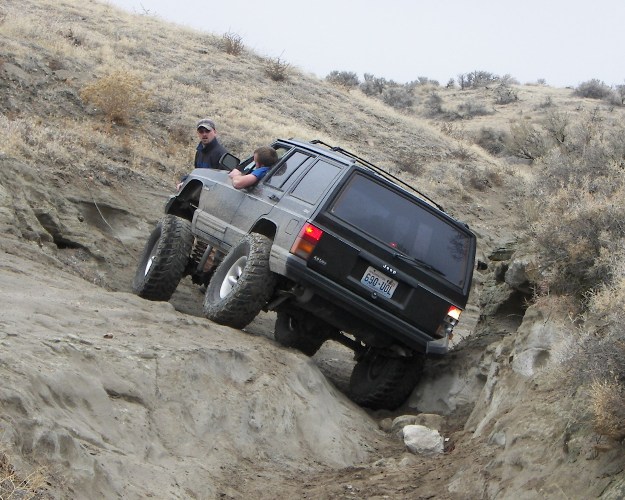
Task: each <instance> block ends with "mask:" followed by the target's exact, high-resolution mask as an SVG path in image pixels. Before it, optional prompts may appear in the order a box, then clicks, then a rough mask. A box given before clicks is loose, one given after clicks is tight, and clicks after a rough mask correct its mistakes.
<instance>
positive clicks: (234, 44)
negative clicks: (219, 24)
mask: <svg viewBox="0 0 625 500" xmlns="http://www.w3.org/2000/svg"><path fill="white" fill-rule="evenodd" d="M221 47H222V49H223V50H224V51H225V52H226V54H230V55H233V56H239V55H241V54H242V53H243V49H244V48H245V45H243V39H242V38H241V37H240V36H239V35H237V34H236V33H232V32H228V33H224V34H223V35H222V37H221Z"/></svg>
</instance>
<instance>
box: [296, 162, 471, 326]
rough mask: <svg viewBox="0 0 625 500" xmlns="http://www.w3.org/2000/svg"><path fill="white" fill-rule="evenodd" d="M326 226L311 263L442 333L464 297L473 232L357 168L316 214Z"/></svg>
mask: <svg viewBox="0 0 625 500" xmlns="http://www.w3.org/2000/svg"><path fill="white" fill-rule="evenodd" d="M311 222H312V224H313V225H315V226H316V227H318V228H319V229H321V231H322V232H323V233H322V235H321V236H320V238H319V241H318V243H317V245H316V246H315V248H314V250H313V252H312V254H311V256H310V258H309V259H308V263H307V265H308V267H309V268H310V269H312V270H314V271H316V272H318V273H320V274H322V275H324V276H326V277H328V278H330V279H331V280H332V281H334V282H336V283H339V284H341V285H342V286H344V287H346V288H348V289H349V290H351V291H352V292H354V293H356V294H358V295H360V296H362V297H364V298H366V299H367V300H369V301H370V302H371V304H372V307H380V308H383V309H385V310H387V311H389V312H391V313H392V314H393V315H395V316H397V317H398V318H401V319H402V320H404V321H406V322H408V323H409V324H411V325H413V326H414V327H416V328H418V329H420V330H422V331H424V332H427V333H428V334H429V335H431V336H433V337H441V336H442V335H443V330H442V329H440V328H439V327H440V326H441V324H442V322H443V320H444V319H445V318H446V316H447V314H448V312H449V310H450V307H451V306H455V307H457V308H460V309H464V307H465V306H466V303H467V299H468V295H469V290H470V285H471V279H472V275H473V262H474V259H475V247H476V239H475V235H474V234H473V233H472V232H471V231H470V230H469V229H468V228H467V227H466V226H465V225H464V224H461V223H459V222H458V221H456V220H454V219H453V218H451V217H449V216H448V215H446V214H445V213H444V212H442V211H440V210H438V209H436V208H434V207H432V206H431V205H430V204H428V203H426V202H424V201H422V200H420V199H419V198H417V197H415V196H413V195H411V194H409V193H408V192H406V191H404V190H402V189H400V188H398V187H397V186H395V185H394V184H392V183H390V182H387V181H385V180H383V179H380V178H378V177H377V176H373V175H371V174H369V173H367V172H363V171H361V170H359V169H355V170H354V171H353V172H352V173H351V175H349V176H348V177H347V179H346V180H345V182H343V183H342V184H341V185H340V186H339V188H338V190H337V191H336V194H335V195H334V196H330V197H329V198H328V199H327V201H326V202H325V203H324V204H323V206H322V207H320V210H319V211H318V212H317V213H316V215H315V216H314V217H313V219H312V220H311Z"/></svg>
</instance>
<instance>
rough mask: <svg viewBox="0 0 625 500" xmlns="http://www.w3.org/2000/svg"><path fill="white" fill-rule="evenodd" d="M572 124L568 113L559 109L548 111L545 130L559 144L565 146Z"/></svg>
mask: <svg viewBox="0 0 625 500" xmlns="http://www.w3.org/2000/svg"><path fill="white" fill-rule="evenodd" d="M570 125H571V119H570V117H569V115H568V113H561V112H559V111H551V112H549V113H547V117H546V119H545V124H544V126H545V130H546V131H547V133H548V134H549V136H550V137H551V139H552V140H553V141H554V142H555V143H556V144H557V145H558V146H564V144H565V142H566V140H567V138H568V134H569V128H570Z"/></svg>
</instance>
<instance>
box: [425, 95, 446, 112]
mask: <svg viewBox="0 0 625 500" xmlns="http://www.w3.org/2000/svg"><path fill="white" fill-rule="evenodd" d="M425 109H426V113H427V115H428V116H429V117H431V118H434V117H437V116H439V115H442V114H444V111H443V98H442V97H441V96H440V94H439V93H438V92H431V93H430V94H429V95H428V96H427V98H426V99H425Z"/></svg>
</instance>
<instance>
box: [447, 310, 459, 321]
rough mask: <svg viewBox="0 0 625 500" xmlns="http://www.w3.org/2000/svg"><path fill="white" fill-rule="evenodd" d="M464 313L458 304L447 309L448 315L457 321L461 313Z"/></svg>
mask: <svg viewBox="0 0 625 500" xmlns="http://www.w3.org/2000/svg"><path fill="white" fill-rule="evenodd" d="M461 314H462V309H458V308H457V307H456V306H451V307H450V308H449V311H447V316H451V317H452V318H453V319H455V320H456V322H457V321H458V320H459V319H460V315H461Z"/></svg>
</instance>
